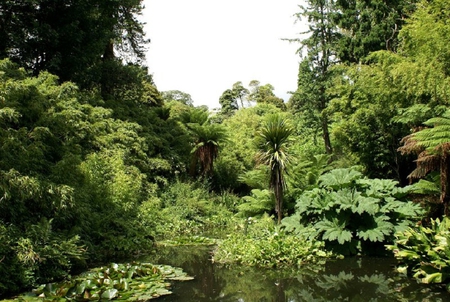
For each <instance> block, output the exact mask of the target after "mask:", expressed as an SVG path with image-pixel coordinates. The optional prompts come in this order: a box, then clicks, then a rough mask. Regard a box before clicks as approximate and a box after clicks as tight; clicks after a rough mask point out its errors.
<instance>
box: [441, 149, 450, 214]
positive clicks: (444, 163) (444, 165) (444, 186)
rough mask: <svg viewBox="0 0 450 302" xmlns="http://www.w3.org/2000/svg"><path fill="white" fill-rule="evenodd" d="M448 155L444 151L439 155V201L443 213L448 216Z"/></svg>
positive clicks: (449, 202)
mask: <svg viewBox="0 0 450 302" xmlns="http://www.w3.org/2000/svg"><path fill="white" fill-rule="evenodd" d="M449 165H450V156H449V155H448V154H447V153H446V151H444V154H443V155H442V156H441V168H440V170H441V175H440V176H441V202H442V205H443V206H444V215H445V216H447V217H450V209H449V204H450V192H449V183H448V182H449V175H448V174H449V172H450V167H449Z"/></svg>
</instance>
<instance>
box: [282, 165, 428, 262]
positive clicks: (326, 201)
mask: <svg viewBox="0 0 450 302" xmlns="http://www.w3.org/2000/svg"><path fill="white" fill-rule="evenodd" d="M407 193H408V188H399V187H397V182H395V181H392V180H388V179H367V178H363V176H362V174H361V173H360V172H359V171H357V170H356V169H355V168H348V169H335V170H332V171H330V172H329V173H326V174H324V175H322V176H321V177H320V178H319V187H318V188H314V189H312V190H309V191H306V192H304V193H303V194H302V195H301V196H300V198H299V199H298V200H297V205H296V213H295V214H294V215H293V216H291V217H288V218H285V219H284V220H283V225H284V226H285V227H286V229H287V230H288V231H293V232H295V233H297V234H302V235H305V234H306V235H307V236H309V238H318V239H319V240H324V241H325V242H326V246H327V248H330V249H333V250H334V251H336V252H339V253H342V254H356V253H358V252H362V253H368V252H372V251H376V248H383V246H384V244H386V243H389V242H392V240H393V238H394V237H393V235H394V233H396V232H398V231H402V230H405V229H406V228H407V227H408V226H410V225H412V224H413V221H415V220H416V219H417V217H418V216H419V215H421V214H422V213H423V210H422V208H421V207H420V205H418V204H414V203H412V202H409V201H406V200H405V197H406V195H407Z"/></svg>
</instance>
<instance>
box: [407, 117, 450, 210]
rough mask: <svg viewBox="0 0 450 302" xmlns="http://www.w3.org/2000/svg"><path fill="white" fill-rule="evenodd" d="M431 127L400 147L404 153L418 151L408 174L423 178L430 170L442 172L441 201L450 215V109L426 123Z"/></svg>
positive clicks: (410, 136)
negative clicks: (414, 162) (414, 163)
mask: <svg viewBox="0 0 450 302" xmlns="http://www.w3.org/2000/svg"><path fill="white" fill-rule="evenodd" d="M424 125H426V126H428V127H429V128H424V129H421V130H419V131H417V132H415V133H413V134H411V135H409V136H407V137H405V138H403V140H402V141H403V143H404V145H403V146H402V147H400V148H399V151H401V152H402V153H416V154H417V160H416V164H417V167H416V169H415V170H414V171H413V172H412V173H411V174H410V175H409V176H408V177H410V178H423V177H425V176H426V175H427V174H428V173H429V172H431V171H435V170H439V172H440V181H441V183H440V191H441V197H440V201H441V203H442V204H443V205H444V214H445V215H446V216H449V215H450V209H449V204H450V192H449V191H450V183H449V182H450V157H449V153H450V110H447V111H446V112H444V113H443V114H442V116H440V117H434V118H431V119H429V120H428V121H426V122H425V123H424Z"/></svg>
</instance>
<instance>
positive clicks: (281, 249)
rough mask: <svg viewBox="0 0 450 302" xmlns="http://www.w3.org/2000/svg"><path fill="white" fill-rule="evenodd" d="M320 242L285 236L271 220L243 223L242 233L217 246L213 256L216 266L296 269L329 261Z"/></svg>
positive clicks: (230, 236)
mask: <svg viewBox="0 0 450 302" xmlns="http://www.w3.org/2000/svg"><path fill="white" fill-rule="evenodd" d="M330 256H331V254H330V253H327V252H324V251H323V242H318V241H311V240H306V239H304V238H301V237H298V236H294V235H289V234H287V233H286V232H284V231H283V230H281V229H279V228H277V227H276V226H275V223H274V221H273V219H272V218H271V217H269V216H268V215H264V216H263V217H262V218H261V219H246V220H245V222H244V230H243V231H241V232H234V233H232V234H230V235H229V236H228V238H226V239H225V240H223V241H221V242H219V244H218V246H217V248H216V250H215V252H214V256H213V261H215V262H218V263H224V264H226V263H238V264H244V265H249V266H259V267H286V266H293V267H300V266H301V265H302V264H304V263H305V262H317V261H318V260H320V259H322V258H325V257H330Z"/></svg>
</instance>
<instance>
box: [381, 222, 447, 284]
mask: <svg viewBox="0 0 450 302" xmlns="http://www.w3.org/2000/svg"><path fill="white" fill-rule="evenodd" d="M395 237H396V239H395V242H394V244H392V245H387V246H386V248H387V249H388V250H390V251H392V252H393V253H394V256H395V258H397V259H398V260H399V261H400V263H401V264H400V266H399V267H398V270H399V271H400V272H404V273H407V274H408V275H413V276H414V277H415V278H417V279H418V280H420V281H421V282H422V283H449V282H450V247H449V246H448V243H449V242H450V219H449V218H447V217H445V218H443V219H442V221H441V220H439V219H436V220H431V226H430V227H424V226H422V225H416V226H415V227H413V228H408V229H407V230H404V231H402V232H398V233H396V234H395ZM447 288H448V289H449V290H450V285H448V286H447Z"/></svg>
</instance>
